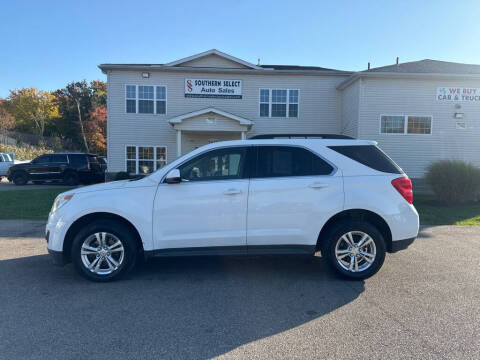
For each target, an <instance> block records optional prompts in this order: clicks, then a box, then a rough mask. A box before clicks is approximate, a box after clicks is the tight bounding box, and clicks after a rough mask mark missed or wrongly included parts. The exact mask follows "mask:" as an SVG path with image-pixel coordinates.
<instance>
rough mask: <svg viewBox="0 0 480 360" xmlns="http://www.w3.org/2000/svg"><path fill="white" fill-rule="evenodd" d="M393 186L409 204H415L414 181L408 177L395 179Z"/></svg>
mask: <svg viewBox="0 0 480 360" xmlns="http://www.w3.org/2000/svg"><path fill="white" fill-rule="evenodd" d="M392 185H393V187H394V188H395V189H396V190H397V191H398V192H399V193H400V195H402V196H403V198H404V199H405V200H407V202H408V203H409V204H412V203H413V191H412V181H411V180H410V179H409V178H408V177H400V178H397V179H393V180H392Z"/></svg>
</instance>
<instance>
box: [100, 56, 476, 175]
mask: <svg viewBox="0 0 480 360" xmlns="http://www.w3.org/2000/svg"><path fill="white" fill-rule="evenodd" d="M99 67H100V69H101V70H102V71H103V72H104V73H105V74H107V82H108V102H107V106H108V126H107V141H108V154H107V155H108V171H109V173H116V172H119V171H128V172H130V173H147V172H151V171H155V170H156V169H157V168H159V167H161V166H163V165H165V164H166V163H167V162H170V161H172V160H173V159H175V158H177V157H178V156H180V155H182V154H185V153H187V152H189V151H191V150H193V149H195V148H197V147H199V146H202V145H204V144H207V143H209V142H214V141H221V140H230V139H244V138H248V137H250V136H253V135H258V134H266V133H332V134H346V135H350V136H353V137H358V138H362V139H371V140H376V141H378V143H379V145H380V146H381V147H382V148H383V149H384V150H385V151H386V152H387V153H388V154H389V155H390V156H391V157H392V158H393V159H394V160H395V161H396V162H397V163H398V164H399V165H400V166H401V167H402V168H403V169H404V170H405V171H406V172H407V174H409V175H410V176H411V177H413V178H421V177H423V176H424V174H425V171H426V168H427V167H428V165H429V164H430V163H431V162H432V161H434V160H438V159H444V158H456V159H463V160H466V161H469V162H472V163H474V164H475V165H477V166H480V159H479V153H480V142H479V136H480V65H467V64H458V63H450V62H442V61H434V60H422V61H416V62H410V63H400V64H395V65H391V66H386V67H381V68H374V69H369V70H366V71H362V72H348V71H341V70H334V69H326V68H322V67H315V66H290V65H254V64H252V63H249V62H246V61H244V60H241V59H238V58H235V57H233V56H230V55H228V54H225V53H222V52H220V51H218V50H210V51H206V52H204V53H201V54H197V55H193V56H191V57H188V58H185V59H180V60H177V61H173V62H170V63H167V64H102V65H100V66H99Z"/></svg>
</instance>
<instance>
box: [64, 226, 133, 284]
mask: <svg viewBox="0 0 480 360" xmlns="http://www.w3.org/2000/svg"><path fill="white" fill-rule="evenodd" d="M71 251H72V252H71V257H72V262H73V264H74V266H75V268H76V270H77V271H78V272H79V273H80V275H82V276H83V277H85V278H87V279H88V280H92V281H100V282H105V281H112V280H116V279H118V278H120V277H122V276H123V275H125V274H126V273H128V272H129V271H130V270H131V269H132V268H133V267H134V266H135V263H136V260H137V253H138V249H137V246H136V238H135V234H133V232H132V231H131V230H130V229H129V228H128V227H127V226H125V225H124V224H123V223H121V222H118V221H114V220H100V221H97V222H94V223H92V224H89V225H88V226H86V227H84V228H83V229H82V230H81V231H80V232H79V233H78V234H77V236H76V237H75V239H74V240H73V244H72V250H71Z"/></svg>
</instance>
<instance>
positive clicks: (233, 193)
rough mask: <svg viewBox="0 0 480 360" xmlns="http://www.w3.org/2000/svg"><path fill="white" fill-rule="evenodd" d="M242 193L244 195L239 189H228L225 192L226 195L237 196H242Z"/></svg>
mask: <svg viewBox="0 0 480 360" xmlns="http://www.w3.org/2000/svg"><path fill="white" fill-rule="evenodd" d="M241 193H242V191H241V190H238V189H228V190H226V191H224V194H225V195H236V194H241Z"/></svg>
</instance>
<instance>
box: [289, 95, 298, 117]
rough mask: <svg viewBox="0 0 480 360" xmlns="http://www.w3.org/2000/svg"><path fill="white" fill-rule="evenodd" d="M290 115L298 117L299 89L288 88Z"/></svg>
mask: <svg viewBox="0 0 480 360" xmlns="http://www.w3.org/2000/svg"><path fill="white" fill-rule="evenodd" d="M288 117H298V90H288Z"/></svg>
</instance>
